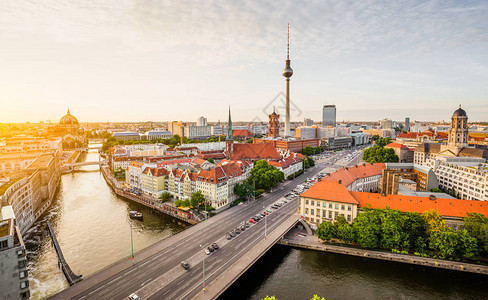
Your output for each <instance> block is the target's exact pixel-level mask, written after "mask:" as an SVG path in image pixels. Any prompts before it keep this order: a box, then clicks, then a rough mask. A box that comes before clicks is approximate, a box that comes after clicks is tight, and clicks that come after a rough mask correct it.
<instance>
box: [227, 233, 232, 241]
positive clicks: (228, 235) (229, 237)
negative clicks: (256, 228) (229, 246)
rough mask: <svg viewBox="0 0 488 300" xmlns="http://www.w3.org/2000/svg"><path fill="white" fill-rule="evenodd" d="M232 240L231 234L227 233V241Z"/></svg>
mask: <svg viewBox="0 0 488 300" xmlns="http://www.w3.org/2000/svg"><path fill="white" fill-rule="evenodd" d="M231 238H232V236H231V235H230V233H228V232H227V239H228V240H230V239H231Z"/></svg>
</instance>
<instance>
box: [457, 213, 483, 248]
mask: <svg viewBox="0 0 488 300" xmlns="http://www.w3.org/2000/svg"><path fill="white" fill-rule="evenodd" d="M463 220H464V229H466V231H467V233H469V235H470V236H472V237H474V238H475V239H476V240H477V243H478V247H479V249H480V252H482V253H484V254H485V255H486V254H488V218H487V217H485V216H484V215H482V214H478V213H470V214H468V216H466V217H464V218H463Z"/></svg>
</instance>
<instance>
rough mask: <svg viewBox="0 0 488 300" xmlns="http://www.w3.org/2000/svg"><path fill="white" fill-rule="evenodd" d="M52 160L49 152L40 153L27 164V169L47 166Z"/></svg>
mask: <svg viewBox="0 0 488 300" xmlns="http://www.w3.org/2000/svg"><path fill="white" fill-rule="evenodd" d="M51 160H53V155H52V154H50V153H46V154H42V155H40V156H39V157H38V158H36V159H35V160H34V161H33V162H31V163H30V165H28V166H27V168H28V169H43V168H47V166H48V165H49V163H50V162H51Z"/></svg>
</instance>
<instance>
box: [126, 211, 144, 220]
mask: <svg viewBox="0 0 488 300" xmlns="http://www.w3.org/2000/svg"><path fill="white" fill-rule="evenodd" d="M129 217H131V219H136V220H142V219H143V216H142V213H141V212H138V211H135V210H132V211H129Z"/></svg>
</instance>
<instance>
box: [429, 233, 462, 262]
mask: <svg viewBox="0 0 488 300" xmlns="http://www.w3.org/2000/svg"><path fill="white" fill-rule="evenodd" d="M429 247H430V248H431V249H433V250H435V251H437V252H438V254H439V256H440V257H441V258H448V257H449V256H452V255H454V253H455V251H456V249H458V248H459V236H458V234H457V233H456V232H455V231H454V230H452V229H451V228H449V227H448V228H446V229H444V230H441V231H435V232H432V234H431V237H430V243H429Z"/></svg>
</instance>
